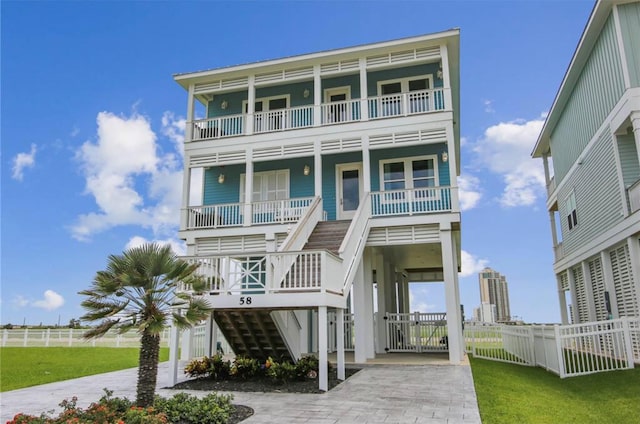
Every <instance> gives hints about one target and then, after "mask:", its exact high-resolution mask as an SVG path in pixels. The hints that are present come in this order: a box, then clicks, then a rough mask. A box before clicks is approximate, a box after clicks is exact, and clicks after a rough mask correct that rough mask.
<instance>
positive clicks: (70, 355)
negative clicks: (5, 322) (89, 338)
mask: <svg viewBox="0 0 640 424" xmlns="http://www.w3.org/2000/svg"><path fill="white" fill-rule="evenodd" d="M138 352H139V349H137V348H108V347H3V348H0V392H5V391H8V390H15V389H21V388H23V387H30V386H36V385H38V384H44V383H52V382H54V381H61V380H68V379H70V378H76V377H83V376H85V375H93V374H100V373H103V372H109V371H117V370H122V369H125V368H133V367H137V366H138ZM168 359H169V349H168V348H162V349H160V361H166V360H168Z"/></svg>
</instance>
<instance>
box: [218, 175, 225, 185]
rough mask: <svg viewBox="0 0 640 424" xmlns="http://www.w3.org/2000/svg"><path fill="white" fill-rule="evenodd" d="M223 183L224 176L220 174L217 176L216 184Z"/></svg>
mask: <svg viewBox="0 0 640 424" xmlns="http://www.w3.org/2000/svg"><path fill="white" fill-rule="evenodd" d="M223 183H224V174H220V175H218V184H223Z"/></svg>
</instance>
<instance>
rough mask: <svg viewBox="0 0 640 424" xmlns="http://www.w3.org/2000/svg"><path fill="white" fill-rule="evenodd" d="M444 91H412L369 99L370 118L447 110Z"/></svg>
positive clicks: (438, 89) (440, 89)
mask: <svg viewBox="0 0 640 424" xmlns="http://www.w3.org/2000/svg"><path fill="white" fill-rule="evenodd" d="M444 103H445V102H444V90H443V89H442V88H437V89H433V90H421V91H411V92H408V93H398V94H391V95H386V96H380V97H371V98H369V118H370V119H377V118H388V117H392V116H406V115H413V114H418V113H426V112H433V111H438V110H443V109H445V104H444Z"/></svg>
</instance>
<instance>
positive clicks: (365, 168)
mask: <svg viewBox="0 0 640 424" xmlns="http://www.w3.org/2000/svg"><path fill="white" fill-rule="evenodd" d="M362 184H363V189H364V193H365V194H366V193H371V156H370V154H369V135H368V134H364V135H363V136H362Z"/></svg>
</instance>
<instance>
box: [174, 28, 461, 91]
mask: <svg viewBox="0 0 640 424" xmlns="http://www.w3.org/2000/svg"><path fill="white" fill-rule="evenodd" d="M459 36H460V30H459V29H457V28H454V29H450V30H446V31H442V32H437V33H433V34H427V35H421V36H416V37H408V38H401V39H397V40H391V41H384V42H380V43H371V44H364V45H360V46H353V47H346V48H341V49H335V50H327V51H321V52H316V53H307V54H302V55H296V56H289V57H284V58H280V59H272V60H265V61H260V62H253V63H248V64H243V65H235V66H229V67H223V68H218V69H211V70H205V71H197V72H189V73H183V74H175V75H174V76H173V79H174V80H175V81H176V82H178V84H180V85H181V86H182V87H184V88H185V89H187V88H188V87H189V85H190V84H193V83H196V82H200V81H206V80H209V79H211V77H215V78H226V77H238V76H240V75H238V74H243V73H247V74H248V73H254V72H255V71H256V70H259V71H260V72H269V71H270V70H278V69H280V68H281V67H282V65H285V64H286V65H293V66H297V65H303V64H304V65H309V66H310V65H313V64H317V63H321V62H322V61H326V60H327V59H332V60H333V59H346V58H349V57H352V58H354V59H355V58H359V57H361V56H362V55H363V54H367V55H371V54H382V53H385V52H388V51H393V50H394V49H396V48H397V47H399V46H403V47H411V48H415V47H421V46H424V45H425V44H427V45H429V44H432V45H433V46H434V47H435V46H437V45H440V44H442V42H443V41H444V40H445V39H447V38H452V39H457V38H458V37H459ZM458 44H459V43H458Z"/></svg>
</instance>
